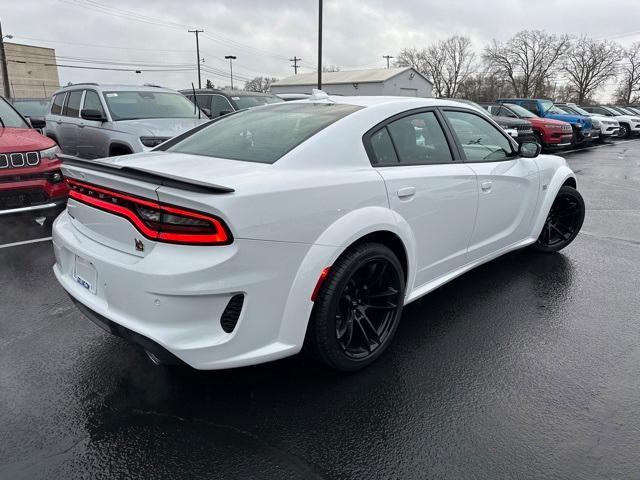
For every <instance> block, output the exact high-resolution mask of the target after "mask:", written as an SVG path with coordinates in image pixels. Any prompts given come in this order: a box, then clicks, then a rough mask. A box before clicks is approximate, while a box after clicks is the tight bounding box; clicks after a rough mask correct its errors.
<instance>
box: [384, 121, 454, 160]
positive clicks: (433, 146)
mask: <svg viewBox="0 0 640 480" xmlns="http://www.w3.org/2000/svg"><path fill="white" fill-rule="evenodd" d="M387 129H388V130H389V135H390V136H391V140H393V145H394V146H395V149H396V155H397V156H398V161H399V163H400V164H404V165H424V164H436V163H448V162H451V161H452V160H453V157H452V156H451V151H450V150H449V144H448V143H447V139H446V137H445V136H444V132H443V131H442V127H440V123H439V122H438V119H437V118H436V115H435V113H433V112H422V113H417V114H415V115H409V116H407V117H403V118H400V119H398V120H395V121H393V122H391V123H390V124H389V125H387Z"/></svg>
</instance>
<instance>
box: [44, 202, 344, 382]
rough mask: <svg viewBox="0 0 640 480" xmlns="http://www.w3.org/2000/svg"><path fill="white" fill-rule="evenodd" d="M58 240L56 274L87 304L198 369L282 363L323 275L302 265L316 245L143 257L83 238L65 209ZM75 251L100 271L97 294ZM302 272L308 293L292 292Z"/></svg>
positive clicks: (121, 330) (241, 245) (127, 332)
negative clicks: (230, 313)
mask: <svg viewBox="0 0 640 480" xmlns="http://www.w3.org/2000/svg"><path fill="white" fill-rule="evenodd" d="M53 245H54V252H55V257H56V264H55V265H54V267H53V270H54V274H55V276H56V279H57V280H58V282H60V284H61V285H62V286H63V288H64V289H65V290H66V291H67V293H68V294H69V295H71V296H72V297H73V299H74V301H75V302H76V304H79V305H81V307H80V309H81V310H82V311H83V312H84V313H85V314H87V316H88V317H89V318H90V319H91V320H92V321H94V322H96V323H98V324H100V325H101V326H103V328H104V327H105V326H106V329H107V330H108V331H110V332H111V333H115V334H116V335H119V336H122V337H124V338H128V339H130V340H132V341H134V342H135V343H138V344H141V345H142V346H143V347H144V348H146V349H147V350H150V351H152V352H153V353H156V355H157V356H159V357H160V358H163V357H166V355H159V354H158V352H161V353H162V352H163V351H164V350H166V351H167V352H169V354H171V356H175V357H177V358H178V359H179V360H180V361H182V362H184V363H186V364H188V365H190V366H192V367H194V368H196V369H202V370H211V369H223V368H234V367H240V366H245V365H252V364H257V363H262V362H267V361H271V360H276V359H279V358H283V357H286V356H289V355H293V354H295V353H297V352H298V351H300V348H301V347H302V343H303V341H304V332H305V329H306V322H307V321H308V314H309V312H310V311H311V307H312V302H311V299H310V296H311V292H312V290H313V286H314V285H315V281H316V280H317V276H316V275H317V273H316V272H315V271H314V272H313V275H309V274H308V272H304V273H302V274H301V273H299V271H300V270H301V267H300V265H301V264H303V260H305V258H306V257H308V256H309V255H308V254H309V251H310V249H311V247H312V246H311V245H306V244H295V243H287V242H267V241H258V240H246V239H236V240H235V241H234V243H233V244H231V245H226V246H203V247H193V246H180V245H170V244H160V243H159V244H157V245H155V247H154V248H153V249H152V250H151V251H149V252H148V253H147V254H146V256H144V257H138V256H135V255H132V254H129V253H125V252H122V251H120V250H116V249H113V248H110V247H108V246H107V245H105V244H102V243H99V242H97V241H95V240H93V239H92V238H89V237H88V236H86V235H84V234H83V233H82V232H80V231H79V230H78V229H76V228H75V227H74V225H73V223H72V220H71V218H70V217H69V215H68V213H66V212H65V213H63V214H62V215H60V217H58V219H57V220H56V222H55V223H54V226H53ZM331 250H332V249H331ZM323 255H324V251H323ZM76 256H77V257H79V258H81V259H83V260H85V261H88V262H90V264H91V265H92V266H93V267H94V268H95V271H96V281H95V288H94V291H95V293H92V291H91V289H87V288H86V286H83V285H82V284H81V283H78V281H77V280H76V279H75V277H74V268H75V262H76ZM300 278H302V279H303V280H304V282H305V283H304V285H305V287H304V291H305V295H304V296H301V295H295V296H294V295H292V294H291V291H292V289H293V286H294V284H298V283H300V281H301V280H300ZM307 290H308V292H307ZM238 294H242V295H244V304H243V305H242V310H241V311H240V313H239V317H238V320H237V324H236V326H235V328H234V329H233V331H231V332H227V331H225V330H224V328H223V326H222V316H223V313H224V311H225V309H226V308H227V307H228V305H229V302H230V300H231V299H232V297H233V296H234V295H238ZM289 311H295V314H294V315H289V314H288V312H289ZM287 319H293V321H294V322H295V324H294V323H293V322H289V321H287ZM158 347H159V348H160V350H158Z"/></svg>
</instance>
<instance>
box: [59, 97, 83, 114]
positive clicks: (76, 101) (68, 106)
mask: <svg viewBox="0 0 640 480" xmlns="http://www.w3.org/2000/svg"><path fill="white" fill-rule="evenodd" d="M81 99H82V90H73V91H72V92H69V95H67V102H66V103H65V106H64V110H63V111H62V114H63V115H65V116H67V117H78V116H79V114H80V100H81Z"/></svg>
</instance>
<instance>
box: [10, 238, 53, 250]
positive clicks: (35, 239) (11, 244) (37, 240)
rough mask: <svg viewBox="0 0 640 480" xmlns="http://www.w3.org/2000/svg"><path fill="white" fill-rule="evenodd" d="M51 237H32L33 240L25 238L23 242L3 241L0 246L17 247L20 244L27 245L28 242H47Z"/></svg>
mask: <svg viewBox="0 0 640 480" xmlns="http://www.w3.org/2000/svg"><path fill="white" fill-rule="evenodd" d="M51 238H52V237H43V238H34V239H33V240H25V241H23V242H14V243H5V244H4V245H0V248H10V247H19V246H20V245H28V244H30V243H40V242H48V241H49V240H51Z"/></svg>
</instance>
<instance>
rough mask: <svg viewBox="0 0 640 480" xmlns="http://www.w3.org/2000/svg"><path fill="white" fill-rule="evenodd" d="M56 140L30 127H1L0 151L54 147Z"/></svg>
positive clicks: (21, 150) (11, 151)
mask: <svg viewBox="0 0 640 480" xmlns="http://www.w3.org/2000/svg"><path fill="white" fill-rule="evenodd" d="M55 144H56V142H54V141H53V140H51V139H50V138H48V137H45V136H44V135H41V134H40V133H39V132H38V131H37V130H34V129H32V128H1V127H0V153H14V152H16V153H17V152H31V151H34V150H45V149H47V148H51V147H54V146H55Z"/></svg>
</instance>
